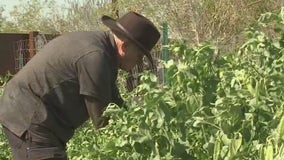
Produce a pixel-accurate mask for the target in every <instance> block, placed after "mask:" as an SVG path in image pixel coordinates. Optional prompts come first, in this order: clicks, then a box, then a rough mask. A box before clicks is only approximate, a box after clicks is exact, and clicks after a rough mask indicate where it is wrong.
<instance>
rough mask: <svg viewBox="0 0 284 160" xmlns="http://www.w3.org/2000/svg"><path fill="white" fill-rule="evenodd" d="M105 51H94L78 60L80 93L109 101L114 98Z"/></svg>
mask: <svg viewBox="0 0 284 160" xmlns="http://www.w3.org/2000/svg"><path fill="white" fill-rule="evenodd" d="M107 62H108V61H107V57H106V56H105V55H104V54H103V53H96V52H92V53H89V54H87V55H84V56H83V57H81V58H80V59H79V60H78V61H77V62H76V67H77V73H78V81H79V86H80V94H81V95H85V96H91V97H94V98H96V99H98V100H100V101H102V102H106V103H109V102H110V101H111V99H112V93H111V86H112V81H111V75H110V67H109V65H108V64H107Z"/></svg>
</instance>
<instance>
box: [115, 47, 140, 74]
mask: <svg viewBox="0 0 284 160" xmlns="http://www.w3.org/2000/svg"><path fill="white" fill-rule="evenodd" d="M123 49H124V55H123V56H121V57H120V58H121V62H122V63H121V66H120V68H121V69H122V70H125V71H129V70H131V69H132V68H133V67H134V66H135V65H137V64H140V63H142V60H143V57H144V54H143V51H142V50H141V49H140V48H139V47H137V46H136V45H135V44H134V43H124V46H123Z"/></svg>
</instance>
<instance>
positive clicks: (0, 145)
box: [0, 72, 12, 160]
mask: <svg viewBox="0 0 284 160" xmlns="http://www.w3.org/2000/svg"><path fill="white" fill-rule="evenodd" d="M11 76H12V75H11V74H10V73H9V72H8V73H7V74H6V75H5V76H0V98H1V96H2V94H3V90H4V87H5V84H6V83H7V81H8V79H9V78H10V77H11ZM0 107H1V106H0ZM0 150H1V153H0V159H1V160H9V159H11V152H10V149H9V146H8V142H7V140H6V138H5V136H4V133H3V130H2V126H1V125H0Z"/></svg>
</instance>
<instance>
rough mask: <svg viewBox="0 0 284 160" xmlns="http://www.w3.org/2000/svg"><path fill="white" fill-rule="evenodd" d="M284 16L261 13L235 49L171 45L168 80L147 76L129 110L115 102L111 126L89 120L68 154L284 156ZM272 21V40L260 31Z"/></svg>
mask: <svg viewBox="0 0 284 160" xmlns="http://www.w3.org/2000/svg"><path fill="white" fill-rule="evenodd" d="M283 15H284V10H283V9H282V10H281V12H280V13H267V14H264V15H262V16H261V18H260V19H259V23H258V25H255V26H253V27H251V28H248V29H247V30H246V35H247V37H248V38H247V41H246V42H245V43H244V44H243V45H242V46H241V47H240V48H239V49H238V51H237V52H236V53H230V54H229V53H228V54H223V53H222V54H220V53H219V50H218V48H216V47H214V46H212V45H210V44H209V43H205V44H202V45H199V46H196V47H188V46H186V45H184V44H173V45H171V46H170V50H171V53H172V54H173V56H175V57H176V58H174V59H175V60H170V61H168V62H164V66H165V68H166V75H165V76H166V78H167V83H166V84H163V85H161V84H159V83H158V81H157V77H156V76H155V75H153V74H151V73H148V72H146V73H145V74H143V75H142V76H141V84H140V85H139V86H138V87H137V88H136V89H135V90H134V91H132V92H131V93H128V94H125V97H124V98H125V100H126V102H127V103H126V106H127V109H123V108H119V107H117V106H116V105H114V104H112V105H109V107H108V108H107V110H106V111H105V113H104V114H105V115H106V116H109V117H110V122H109V125H108V126H107V127H106V128H103V129H100V130H94V129H93V127H92V125H91V124H90V123H87V124H85V125H84V126H83V127H82V128H81V129H80V130H79V131H78V132H77V133H76V136H75V138H74V139H72V140H71V142H70V143H69V144H68V146H69V150H68V152H69V158H70V159H110V160H111V159H127V160H132V159H133V160H134V159H164V160H167V159H171V160H172V159H186V160H188V159H213V160H224V159H225V160H236V159H239V160H245V159H249V160H258V159H263V160H272V159H279V160H280V159H283V158H284V151H283V140H284V139H283V137H284V116H283V114H284V113H283V105H284V102H283V101H284V97H283V92H284V72H283V69H284V65H283V64H284V62H283V61H284V57H283V56H284V54H283V52H284V30H283V24H284V16H283ZM270 24H274V25H270ZM269 25H270V26H273V27H275V28H273V31H274V32H275V33H274V34H273V37H270V36H268V34H266V33H265V32H262V31H261V30H260V29H261V28H262V29H264V30H265V29H266V27H268V26H269ZM220 55H222V56H220Z"/></svg>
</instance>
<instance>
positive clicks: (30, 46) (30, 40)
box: [28, 31, 38, 60]
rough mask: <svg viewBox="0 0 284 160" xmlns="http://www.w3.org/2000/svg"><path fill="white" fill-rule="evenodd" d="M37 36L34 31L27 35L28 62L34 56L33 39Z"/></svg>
mask: <svg viewBox="0 0 284 160" xmlns="http://www.w3.org/2000/svg"><path fill="white" fill-rule="evenodd" d="M37 35H38V32H36V31H32V32H30V33H29V56H28V60H30V59H31V58H32V57H33V56H34V55H35V54H36V50H35V40H34V39H35V37H36V36H37Z"/></svg>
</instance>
